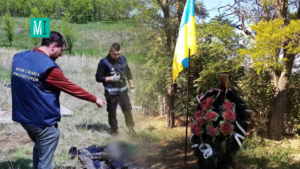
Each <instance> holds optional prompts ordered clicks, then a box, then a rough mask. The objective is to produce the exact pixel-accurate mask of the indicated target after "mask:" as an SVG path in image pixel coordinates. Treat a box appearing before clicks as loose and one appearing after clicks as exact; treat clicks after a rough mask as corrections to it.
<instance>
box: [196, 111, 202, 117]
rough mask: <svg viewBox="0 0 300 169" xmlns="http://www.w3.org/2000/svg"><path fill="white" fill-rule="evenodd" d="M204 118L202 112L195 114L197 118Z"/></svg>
mask: <svg viewBox="0 0 300 169" xmlns="http://www.w3.org/2000/svg"><path fill="white" fill-rule="evenodd" d="M201 116H202V111H197V113H196V114H195V118H196V119H197V118H199V117H201Z"/></svg>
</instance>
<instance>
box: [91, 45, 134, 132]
mask: <svg viewBox="0 0 300 169" xmlns="http://www.w3.org/2000/svg"><path fill="white" fill-rule="evenodd" d="M120 49H121V47H120V45H119V44H118V43H114V44H112V45H111V47H110V50H109V54H108V55H107V56H106V57H105V58H103V59H101V60H100V62H99V65H98V69H97V73H96V81H97V82H101V83H103V86H104V89H105V98H106V102H107V112H108V122H109V125H110V131H111V133H112V134H117V130H118V121H117V118H116V116H117V112H116V110H117V104H119V105H120V107H121V109H122V112H123V113H124V116H125V122H126V125H127V127H128V128H129V131H130V132H134V130H133V127H134V122H133V118H132V113H131V110H132V107H131V104H130V99H129V96H128V87H127V85H126V79H127V80H128V83H129V85H130V89H134V88H135V87H134V84H133V81H132V74H131V71H130V68H129V66H128V64H127V60H126V59H125V57H124V56H122V55H120Z"/></svg>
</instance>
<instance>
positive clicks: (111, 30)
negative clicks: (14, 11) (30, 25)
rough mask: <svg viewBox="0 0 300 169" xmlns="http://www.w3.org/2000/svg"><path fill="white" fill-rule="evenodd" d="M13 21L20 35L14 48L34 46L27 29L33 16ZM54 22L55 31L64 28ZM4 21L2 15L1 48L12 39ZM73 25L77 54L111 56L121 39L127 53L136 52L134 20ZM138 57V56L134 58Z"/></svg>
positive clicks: (21, 48) (74, 48) (20, 48)
mask: <svg viewBox="0 0 300 169" xmlns="http://www.w3.org/2000/svg"><path fill="white" fill-rule="evenodd" d="M13 20H14V23H15V30H14V31H15V33H16V37H15V40H14V41H13V42H12V44H13V45H12V47H10V48H14V49H19V50H28V49H32V48H34V44H33V43H32V42H31V40H30V39H31V38H30V34H29V32H28V31H27V30H26V29H25V27H26V26H25V25H26V23H27V22H29V18H20V17H14V18H13ZM50 23H51V27H52V30H56V31H61V25H62V21H61V20H56V19H51V21H50ZM3 24H4V20H3V17H0V47H1V46H2V47H9V46H8V45H9V41H8V40H7V37H6V36H5V32H4V30H3V29H2V26H3ZM72 25H73V27H74V30H75V33H76V37H77V39H76V42H75V45H74V47H73V54H76V55H85V56H91V57H96V58H103V57H105V56H106V55H107V53H108V51H109V47H110V45H111V44H112V43H114V42H117V43H121V48H122V49H121V50H122V52H123V54H124V55H125V56H132V55H133V56H134V55H135V50H134V46H133V45H132V44H133V41H134V39H135V38H136V31H137V30H138V29H135V28H134V25H133V23H132V22H131V21H119V22H109V21H99V22H91V23H87V24H72ZM38 46H39V44H38ZM66 53H67V52H66ZM131 58H132V57H131ZM136 60H138V59H134V61H136Z"/></svg>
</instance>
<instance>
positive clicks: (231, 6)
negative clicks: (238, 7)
mask: <svg viewBox="0 0 300 169" xmlns="http://www.w3.org/2000/svg"><path fill="white" fill-rule="evenodd" d="M234 5H235V4H233V5H225V6H221V7H220V8H218V11H219V12H220V9H221V8H226V7H227V6H229V7H230V8H229V9H227V10H226V11H228V10H230V9H231V8H233V6H234Z"/></svg>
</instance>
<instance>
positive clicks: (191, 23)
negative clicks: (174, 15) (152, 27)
mask: <svg viewBox="0 0 300 169" xmlns="http://www.w3.org/2000/svg"><path fill="white" fill-rule="evenodd" d="M189 50H190V55H193V54H196V53H197V47H196V31H195V9H194V0H188V1H187V2H186V4H185V7H184V11H183V15H182V18H181V23H180V27H179V33H178V38H177V43H176V48H175V53H174V60H173V67H172V72H173V82H174V81H175V79H176V78H177V77H178V75H179V72H181V71H182V70H183V67H185V68H187V67H188V65H189V63H188V57H189Z"/></svg>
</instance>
